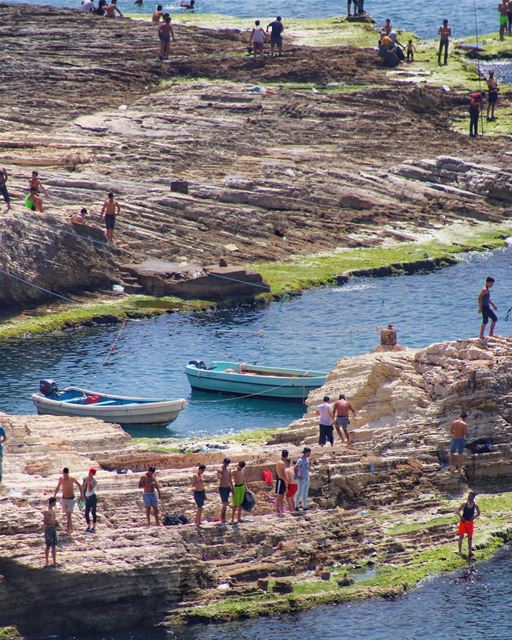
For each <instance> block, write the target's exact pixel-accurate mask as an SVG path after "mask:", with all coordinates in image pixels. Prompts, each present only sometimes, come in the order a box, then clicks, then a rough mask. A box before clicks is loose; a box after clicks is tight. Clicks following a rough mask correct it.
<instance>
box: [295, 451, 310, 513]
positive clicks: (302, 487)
mask: <svg viewBox="0 0 512 640" xmlns="http://www.w3.org/2000/svg"><path fill="white" fill-rule="evenodd" d="M310 456H311V449H310V448H309V447H304V449H303V451H302V456H301V457H300V458H299V459H298V460H297V464H296V465H295V469H294V473H295V477H296V478H297V484H298V489H297V493H296V494H295V511H298V510H299V506H300V503H301V502H302V508H303V510H304V511H306V510H307V508H308V494H309V457H310Z"/></svg>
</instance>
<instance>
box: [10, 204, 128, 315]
mask: <svg viewBox="0 0 512 640" xmlns="http://www.w3.org/2000/svg"><path fill="white" fill-rule="evenodd" d="M27 211H28V209H27ZM28 215H29V216H32V217H33V219H31V217H25V218H20V217H19V216H9V217H6V218H5V219H3V220H0V246H1V247H2V251H1V253H0V304H2V305H12V304H13V303H14V304H20V305H21V304H23V303H27V302H35V301H38V300H42V299H45V298H48V295H49V294H48V293H47V292H46V291H44V290H43V289H47V290H50V291H54V292H56V293H59V292H60V293H65V292H67V291H70V290H71V291H79V290H81V289H98V288H102V287H105V286H107V285H109V284H111V283H112V282H115V281H116V280H117V279H118V269H117V266H116V263H117V260H118V255H119V251H118V250H117V249H116V248H114V247H110V246H108V245H107V244H106V243H105V238H104V236H103V233H101V232H100V233H99V232H98V230H97V229H96V228H94V227H92V228H89V227H88V226H86V225H80V226H78V225H72V224H71V223H69V222H65V221H63V220H62V219H60V218H58V217H56V216H52V215H46V214H35V213H33V212H30V213H29V214H28ZM27 280H28V282H29V284H27V282H26V281H27ZM30 283H33V284H35V285H36V286H35V287H33V286H31V285H30Z"/></svg>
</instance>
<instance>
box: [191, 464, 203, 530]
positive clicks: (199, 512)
mask: <svg viewBox="0 0 512 640" xmlns="http://www.w3.org/2000/svg"><path fill="white" fill-rule="evenodd" d="M205 471H206V466H205V465H204V464H200V465H199V466H198V467H197V471H196V473H194V475H193V476H192V488H193V489H194V501H195V503H196V507H197V509H196V519H195V523H196V527H200V526H201V519H202V517H203V507H204V501H205V500H206V490H205V486H204V480H203V473H204V472H205Z"/></svg>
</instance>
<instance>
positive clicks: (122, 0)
mask: <svg viewBox="0 0 512 640" xmlns="http://www.w3.org/2000/svg"><path fill="white" fill-rule="evenodd" d="M20 1H21V2H23V3H24V4H49V5H53V6H56V7H71V8H75V7H76V8H78V7H79V6H80V0H49V1H47V2H43V1H42V0H20ZM159 1H160V3H161V4H163V6H164V8H165V10H166V11H169V12H170V13H176V14H178V13H188V12H187V11H186V10H184V9H182V8H180V6H179V5H180V0H171V1H170V0H159ZM157 4H158V2H157V1H156V0H155V1H152V0H144V4H143V5H142V7H139V6H136V5H135V4H134V1H133V0H118V3H117V6H118V7H119V8H120V9H121V11H123V12H125V13H141V14H147V13H151V12H152V11H153V10H154V8H155V6H156V5H157ZM195 6H196V12H197V13H215V14H222V15H227V16H237V17H241V18H260V17H271V16H276V15H281V16H283V18H284V24H285V26H286V18H327V17H330V16H339V15H346V12H347V2H346V0H341V1H340V0H258V2H255V0H196V5H195ZM497 6H498V2H497V0H457V1H456V2H446V1H445V0H430V1H429V2H425V1H424V0H408V1H402V2H396V1H395V0H365V5H364V7H365V9H366V11H368V12H369V13H370V14H371V15H372V17H373V18H374V19H375V20H376V21H377V23H378V25H381V24H383V23H384V20H385V19H386V18H391V21H392V24H393V25H394V26H396V27H397V28H400V29H405V30H407V31H412V32H414V33H416V34H418V35H419V36H421V37H423V38H433V37H435V36H436V35H437V30H438V29H439V26H440V24H441V22H442V21H443V19H444V18H448V20H449V21H450V24H451V26H452V30H453V36H454V37H455V38H462V37H464V38H466V37H470V36H474V35H475V33H476V29H477V28H478V31H479V33H480V34H483V33H489V32H497V31H498V28H499V27H498V12H497ZM475 14H476V16H475ZM250 24H251V21H250V20H248V25H247V26H249V25H250ZM218 26H219V27H222V26H224V25H223V21H222V19H221V18H220V19H219V20H218Z"/></svg>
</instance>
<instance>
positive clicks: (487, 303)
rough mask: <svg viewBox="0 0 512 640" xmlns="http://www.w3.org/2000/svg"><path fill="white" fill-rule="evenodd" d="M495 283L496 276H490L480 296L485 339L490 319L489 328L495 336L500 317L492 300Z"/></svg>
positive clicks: (479, 304) (490, 334)
mask: <svg viewBox="0 0 512 640" xmlns="http://www.w3.org/2000/svg"><path fill="white" fill-rule="evenodd" d="M493 284H494V278H491V276H489V277H488V278H487V279H486V281H485V287H484V288H483V289H482V291H480V295H479V296H478V312H479V313H481V314H482V326H481V327H480V339H481V340H484V338H485V327H486V326H487V323H488V322H489V319H490V320H491V328H490V330H489V336H490V337H492V336H494V327H495V326H496V322H497V321H498V317H497V315H496V314H495V313H494V311H498V307H497V306H496V305H495V304H494V302H493V301H492V300H491V288H492V286H493ZM491 307H492V309H494V311H493V310H492V309H491Z"/></svg>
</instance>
